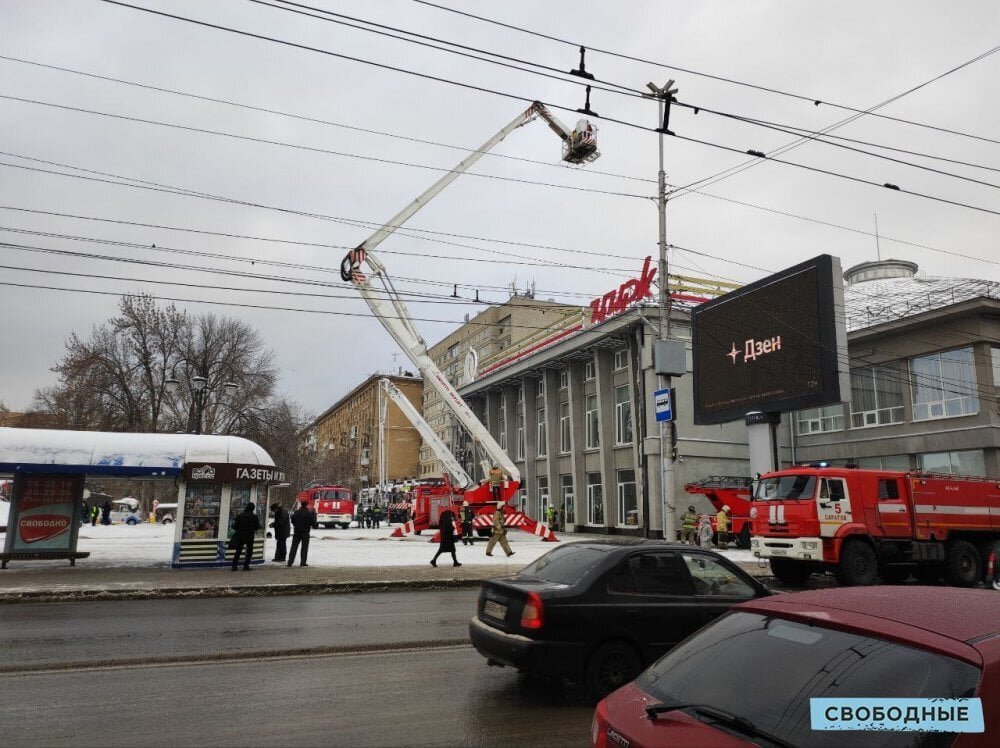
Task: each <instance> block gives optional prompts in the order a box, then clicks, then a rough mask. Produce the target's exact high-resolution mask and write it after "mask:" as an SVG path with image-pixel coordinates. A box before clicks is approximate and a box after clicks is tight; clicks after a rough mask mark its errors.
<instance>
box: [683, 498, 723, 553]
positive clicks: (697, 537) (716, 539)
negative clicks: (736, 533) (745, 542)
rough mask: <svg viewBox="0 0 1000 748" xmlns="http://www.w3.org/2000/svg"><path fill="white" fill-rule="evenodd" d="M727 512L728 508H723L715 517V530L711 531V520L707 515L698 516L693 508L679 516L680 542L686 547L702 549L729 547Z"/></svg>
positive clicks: (690, 507)
mask: <svg viewBox="0 0 1000 748" xmlns="http://www.w3.org/2000/svg"><path fill="white" fill-rule="evenodd" d="M729 512H730V509H729V507H728V506H723V507H722V508H721V509H720V510H719V511H718V513H717V514H716V515H715V529H714V530H713V529H712V518H711V517H710V516H709V515H707V514H698V513H697V512H696V511H695V508H694V506H693V505H692V506H689V507H688V510H687V511H686V512H684V514H682V515H681V542H682V543H684V544H686V545H697V546H701V547H702V548H712V547H715V548H718V549H719V550H723V549H725V548H728V547H729V540H730V538H729Z"/></svg>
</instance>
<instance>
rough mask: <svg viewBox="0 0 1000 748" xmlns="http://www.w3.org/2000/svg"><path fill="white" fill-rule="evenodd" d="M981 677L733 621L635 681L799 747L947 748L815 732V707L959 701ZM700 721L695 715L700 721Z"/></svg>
mask: <svg viewBox="0 0 1000 748" xmlns="http://www.w3.org/2000/svg"><path fill="white" fill-rule="evenodd" d="M979 677H980V671H979V669H978V668H976V667H973V666H972V665H969V664H967V663H964V662H959V661H958V660H955V659H952V658H950V657H946V656H944V655H939V654H936V653H934V652H928V651H926V650H922V649H915V648H913V647H908V646H904V645H902V644H895V643H893V642H889V641H885V640H884V639H876V638H872V637H869V636H864V635H861V634H852V633H847V632H843V631H835V630H833V629H827V628H822V627H820V626H811V625H806V624H801V623H797V622H794V621H788V620H785V619H782V618H774V617H768V616H763V615H759V614H755V613H731V614H729V615H728V616H726V617H724V618H721V619H719V620H718V622H717V623H715V624H714V625H712V626H709V627H707V628H705V629H703V630H702V631H701V632H700V633H698V634H695V635H694V636H692V637H691V638H689V639H687V640H686V641H684V642H682V643H681V644H680V645H678V646H677V647H675V648H674V649H673V650H671V652H670V653H668V654H667V655H665V656H664V657H662V658H661V659H660V660H659V661H657V662H656V664H654V665H653V666H652V667H650V668H649V669H648V670H646V672H644V673H643V674H642V675H640V676H639V678H638V679H636V685H637V686H638V687H639V688H641V689H642V690H643V691H645V692H647V693H649V694H650V695H652V696H653V697H654V698H656V699H658V700H660V701H661V702H664V703H666V704H705V705H708V706H710V707H715V708H717V709H721V710H724V711H726V712H731V713H732V714H736V715H739V716H740V717H744V718H746V719H748V720H750V721H751V722H753V724H754V725H755V726H756V727H757V728H759V729H760V730H764V731H766V732H768V733H770V734H772V735H774V736H776V737H778V738H781V739H782V740H785V741H787V742H789V743H791V744H793V745H808V746H810V747H815V748H826V746H830V747H831V748H833V747H836V746H842V745H844V744H845V739H846V738H847V736H848V735H849V738H850V739H849V741H846V742H850V745H851V746H853V747H856V748H883V747H886V748H888V747H889V746H891V747H892V748H896V747H897V746H921V748H924V747H928V748H929V747H933V746H944V745H951V743H952V742H953V740H954V735H953V734H951V733H917V732H907V733H902V732H895V733H894V732H850V733H844V732H840V731H815V732H814V731H813V730H812V729H810V712H809V700H810V698H814V697H815V698H961V697H969V696H972V695H974V693H975V689H976V686H977V684H978V683H979ZM695 716H697V715H695Z"/></svg>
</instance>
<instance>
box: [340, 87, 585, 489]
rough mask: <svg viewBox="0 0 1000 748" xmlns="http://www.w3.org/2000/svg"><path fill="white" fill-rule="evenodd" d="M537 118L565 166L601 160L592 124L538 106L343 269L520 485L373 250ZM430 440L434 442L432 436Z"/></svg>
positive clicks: (426, 377) (395, 219) (363, 247)
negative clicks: (569, 123)
mask: <svg viewBox="0 0 1000 748" xmlns="http://www.w3.org/2000/svg"><path fill="white" fill-rule="evenodd" d="M535 117H541V118H542V119H544V120H545V121H546V123H548V125H549V127H550V128H552V130H553V131H554V132H555V133H556V134H557V135H559V137H560V138H562V140H563V160H564V161H568V162H570V163H574V164H580V163H585V162H589V161H593V160H594V159H596V158H597V157H598V156H600V152H599V151H598V150H597V143H596V141H595V139H594V132H595V130H594V128H593V127H592V126H591V125H590V123H589V122H587V120H580V122H579V123H577V126H576V129H574V130H569V129H568V128H566V126H565V125H563V124H562V123H561V122H560V121H559V120H558V119H556V118H555V116H553V115H552V113H551V112H549V110H548V109H546V108H545V106H544V105H543V104H541V103H540V102H537V101H536V102H534V103H533V104H532V105H531V106H530V107H528V109H526V110H525V111H524V112H522V113H520V114H519V115H518V116H517V117H515V118H514V119H513V120H512V121H511V122H510V123H509V124H507V125H506V126H505V127H503V128H502V129H501V130H500V131H499V132H498V133H497V134H496V135H494V136H493V137H492V138H490V139H489V140H487V141H486V142H485V143H483V144H482V145H481V146H480V147H479V148H478V149H476V150H475V151H473V152H472V153H470V154H469V155H468V156H466V157H465V159H463V160H462V162H461V163H459V164H458V166H456V167H455V168H454V169H452V170H451V171H449V172H448V173H447V174H445V175H444V176H442V177H441V178H440V179H439V180H438V181H437V182H435V183H434V184H433V185H431V187H430V188H429V189H428V190H427V191H426V192H424V193H423V194H422V195H420V197H418V198H417V199H416V200H414V201H413V202H412V203H410V204H409V205H407V206H406V207H405V208H404V209H403V210H401V211H400V212H399V213H397V214H396V215H395V216H393V218H391V219H390V220H389V222H388V223H387V224H385V225H384V226H383V227H382V228H380V229H379V230H378V231H376V232H375V233H374V234H372V235H371V236H370V237H368V239H366V240H365V241H364V242H363V243H362V244H360V245H359V246H358V247H357V248H355V249H352V250H351V251H350V252H348V253H347V256H346V257H344V259H343V261H342V262H341V264H340V275H341V277H342V278H343V279H344V280H345V281H350V282H352V283H353V284H354V286H355V287H356V288H357V289H358V293H360V294H361V296H362V298H363V299H364V300H365V302H366V303H367V304H368V307H369V309H371V310H372V313H373V314H374V315H375V317H376V318H377V319H378V320H379V322H381V323H382V325H383V327H385V329H386V330H388V331H389V334H390V335H392V337H393V338H394V339H395V340H396V342H397V343H399V346H400V347H401V348H402V349H403V351H404V352H405V353H406V355H407V356H409V358H410V360H411V361H413V363H414V364H415V365H416V367H417V368H418V369H419V370H420V373H421V374H423V377H424V381H425V382H426V383H427V384H428V385H430V386H431V387H432V388H433V389H434V390H435V391H436V392H437V393H438V395H439V396H440V397H441V399H442V400H444V402H445V403H446V404H447V406H448V407H449V408H450V409H451V410H452V411H453V412H454V414H455V416H456V417H457V418H458V420H459V421H460V422H461V424H462V426H464V427H465V428H466V429H467V430H468V431H469V433H470V435H471V436H472V438H473V439H474V440H475V441H477V442H479V444H481V445H482V447H483V449H484V450H485V451H486V453H487V454H488V455H489V457H490V459H491V460H492V461H493V462H494V463H495V464H497V465H499V466H500V467H502V468H503V469H504V471H505V472H506V473H507V475H509V476H510V478H511V479H512V480H515V481H520V480H521V472H520V471H519V470H518V469H517V467H516V466H515V465H514V463H513V462H512V461H511V459H510V458H509V457H508V456H507V453H506V452H505V451H504V450H502V449H501V448H500V445H499V444H497V443H496V440H495V439H494V438H493V437H492V436H491V435H490V432H489V431H487V430H486V427H484V426H483V424H482V423H480V421H479V419H478V418H476V415H475V414H474V413H473V412H472V409H471V408H469V406H468V405H466V403H465V401H464V400H462V397H461V396H460V395H459V394H458V392H457V391H456V390H455V388H454V387H452V386H451V383H450V382H449V381H448V379H447V378H446V377H445V375H444V374H443V373H442V372H441V370H440V369H438V367H437V366H436V365H435V364H434V362H433V361H432V360H431V358H430V356H428V355H427V345H426V343H425V342H424V339H423V337H421V335H420V333H419V332H418V331H417V328H416V326H415V325H414V324H413V318H412V317H411V316H410V313H409V311H408V310H407V308H406V304H405V303H404V302H403V300H402V298H401V297H400V295H399V293H398V292H397V291H396V289H395V287H394V286H393V284H392V279H391V278H390V277H389V275H388V273H387V272H386V269H385V265H383V264H382V263H381V262H380V261H379V259H378V258H377V257H376V256H375V255H374V254H373V252H372V250H373V249H375V247H377V246H378V245H379V244H381V243H382V242H383V241H385V240H386V239H388V238H389V237H390V236H391V235H392V233H393V232H394V231H395V230H396V229H398V228H399V227H400V226H402V225H403V224H404V223H406V221H408V220H409V219H410V218H412V217H413V216H414V215H415V214H416V213H417V211H418V210H420V209H421V208H422V207H424V206H425V205H426V204H427V203H428V202H430V200H431V199H433V198H434V197H435V196H437V194H438V193H439V192H441V191H442V190H443V189H444V188H445V187H447V186H448V185H449V184H451V183H452V182H453V181H455V180H456V179H457V178H458V177H459V176H460V175H461V174H463V173H465V172H466V171H468V169H469V168H470V167H471V166H472V165H473V164H475V163H476V162H477V161H478V160H479V159H480V158H482V157H483V156H484V155H485V154H486V153H487V152H488V151H489V150H490V149H492V148H493V147H494V146H496V145H497V144H498V143H499V142H500V141H502V140H503V139H504V138H505V137H507V136H508V135H509V134H510V133H512V132H513V131H514V130H516V129H517V128H519V127H522V126H524V125H526V124H528V123H529V122H531V121H532V120H533V119H535ZM362 264H365V265H367V266H368V269H369V270H370V274H369V275H366V274H365V273H364V272H362V270H361V266H362ZM376 278H377V279H379V281H380V283H381V286H382V287H381V288H376V287H374V286H373V285H372V284H373V282H374V280H375V279H376ZM404 399H405V398H404ZM418 416H419V414H418ZM411 420H412V419H411ZM420 421H421V422H424V421H423V418H420ZM414 425H416V422H414ZM424 425H425V426H426V422H424ZM417 428H418V429H419V428H420V427H419V426H418V427H417ZM428 429H429V427H428ZM430 433H431V434H433V431H430ZM421 434H423V432H421ZM424 438H425V439H428V437H427V436H426V435H425V436H424ZM434 439H435V440H437V442H438V443H439V444H440V449H441V451H438V449H439V448H437V447H435V453H436V454H437V455H438V457H440V458H441V459H442V461H443V462H444V463H445V464H446V465H447V464H448V462H449V460H446V459H445V458H444V457H443V454H448V457H449V459H450V461H451V462H452V463H454V465H455V466H456V467H458V469H459V470H460V471H461V474H462V475H463V476H464V478H465V480H467V481H468V482H469V483H471V482H472V480H471V478H469V476H468V474H467V473H466V472H465V470H463V469H462V467H461V465H459V464H458V461H457V460H455V458H454V456H452V455H451V453H450V452H449V451H448V449H447V448H446V447H444V444H443V443H441V442H440V439H437V436H436V435H434ZM429 441H430V440H429ZM432 446H433V444H432ZM448 469H449V472H452V474H453V475H455V473H454V470H453V469H452V467H451V466H450V465H449V468H448ZM456 477H457V476H456Z"/></svg>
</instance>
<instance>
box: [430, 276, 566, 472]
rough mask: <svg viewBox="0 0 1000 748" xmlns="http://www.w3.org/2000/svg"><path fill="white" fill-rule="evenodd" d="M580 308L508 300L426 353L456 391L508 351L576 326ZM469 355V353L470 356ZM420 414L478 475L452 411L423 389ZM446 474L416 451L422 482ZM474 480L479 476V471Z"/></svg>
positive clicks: (530, 298) (436, 462)
mask: <svg viewBox="0 0 1000 748" xmlns="http://www.w3.org/2000/svg"><path fill="white" fill-rule="evenodd" d="M582 318H583V313H582V310H581V309H580V307H578V306H570V305H566V304H558V303H556V302H554V301H541V300H538V299H535V298H533V295H532V294H529V295H524V296H512V297H511V298H510V300H509V301H507V302H506V303H504V304H502V305H496V306H491V307H489V308H487V309H485V310H483V311H482V312H480V313H479V314H477V315H476V316H475V317H473V318H471V319H467V320H466V321H465V324H463V325H462V326H461V327H459V328H458V329H457V330H455V331H454V332H453V333H451V334H450V335H448V336H447V337H445V338H444V339H443V340H441V341H440V342H438V343H437V344H435V345H434V346H432V347H431V348H430V349H428V351H427V353H428V355H429V356H430V357H431V359H432V360H433V361H434V363H435V364H436V365H437V367H438V368H439V369H440V370H441V371H442V372H443V373H444V375H445V376H446V377H447V379H448V381H449V382H450V383H451V385H452V386H453V387H455V388H458V387H461V386H462V385H464V384H465V383H466V382H469V381H471V377H470V376H469V375H470V374H474V373H475V371H477V370H479V369H489V367H491V366H492V365H494V364H495V363H496V362H497V361H500V360H501V359H502V358H503V357H504V356H506V355H508V354H509V352H510V351H522V350H524V349H526V348H530V346H531V345H532V344H533V342H535V341H536V340H537V339H539V337H540V336H542V335H544V334H547V333H548V331H549V330H550V329H552V328H553V327H555V328H559V327H560V326H566V325H568V324H569V325H571V324H573V323H574V322H576V323H579V322H580V321H581V320H582ZM470 351H471V353H470ZM421 412H422V414H423V416H424V420H425V421H427V423H428V424H429V425H430V427H431V428H432V429H433V430H434V432H435V433H436V434H437V435H438V437H439V438H440V439H441V440H442V441H443V442H444V443H445V444H446V445H448V447H449V448H450V449H451V452H452V454H454V455H455V456H456V457H458V459H459V462H461V463H462V464H463V465H464V466H466V469H467V470H469V474H470V475H472V476H477V468H478V467H479V466H478V465H474V463H475V459H474V455H473V446H472V445H471V444H470V443H469V440H468V438H467V435H466V434H465V432H464V430H463V429H462V428H461V427H460V426H459V423H458V419H456V418H455V417H454V415H453V414H452V411H451V409H450V408H448V406H447V405H445V403H444V402H443V401H442V400H441V398H440V397H439V396H438V394H437V392H436V391H435V390H434V389H433V388H432V387H430V386H427V385H425V387H424V394H423V409H422V411H421ZM443 472H444V467H443V465H442V464H441V461H440V460H439V459H438V457H437V456H436V455H435V454H434V451H433V450H432V449H431V448H430V447H429V446H427V445H424V446H423V448H422V449H421V451H420V477H422V478H440V477H441V474H442V473H443ZM478 477H482V474H481V471H479V472H478Z"/></svg>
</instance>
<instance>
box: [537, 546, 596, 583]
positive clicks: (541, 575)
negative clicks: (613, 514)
mask: <svg viewBox="0 0 1000 748" xmlns="http://www.w3.org/2000/svg"><path fill="white" fill-rule="evenodd" d="M606 555H607V552H606V551H603V550H600V549H598V548H591V547H584V548H575V547H573V546H572V545H567V546H563V547H562V548H556V549H555V550H552V551H549V552H548V553H546V554H545V555H544V556H542V557H541V558H540V559H538V560H537V561H534V562H532V563H530V564H528V565H527V566H525V567H524V568H523V569H522V570H521V573H520V575H519V576H529V577H536V578H538V579H544V580H545V581H547V582H557V583H560V584H573V583H574V582H576V581H577V580H578V579H580V578H581V577H583V575H584V574H586V573H587V571H588V570H589V569H591V568H593V566H594V565H595V564H597V563H600V561H601V560H602V559H604V558H605V556H606Z"/></svg>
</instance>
